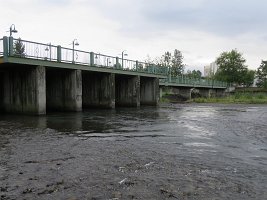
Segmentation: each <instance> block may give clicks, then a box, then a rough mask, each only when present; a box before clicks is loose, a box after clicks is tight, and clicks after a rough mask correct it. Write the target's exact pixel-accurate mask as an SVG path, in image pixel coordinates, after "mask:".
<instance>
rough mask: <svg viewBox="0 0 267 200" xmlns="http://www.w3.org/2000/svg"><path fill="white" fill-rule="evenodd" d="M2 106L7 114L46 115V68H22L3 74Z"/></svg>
mask: <svg viewBox="0 0 267 200" xmlns="http://www.w3.org/2000/svg"><path fill="white" fill-rule="evenodd" d="M2 77H3V81H2V83H3V87H4V88H3V90H2V96H3V97H2V99H3V100H2V105H3V109H4V111H5V112H8V113H23V114H37V115H41V114H45V113H46V92H45V91H46V85H45V77H46V73H45V67H42V66H37V67H33V66H31V67H26V66H23V67H22V66H20V67H18V68H15V69H14V68H12V70H11V69H9V70H7V71H6V72H4V74H2Z"/></svg>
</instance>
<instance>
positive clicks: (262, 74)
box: [256, 61, 267, 88]
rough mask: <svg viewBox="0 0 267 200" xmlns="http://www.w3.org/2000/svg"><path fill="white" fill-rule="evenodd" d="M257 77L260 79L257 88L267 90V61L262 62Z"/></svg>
mask: <svg viewBox="0 0 267 200" xmlns="http://www.w3.org/2000/svg"><path fill="white" fill-rule="evenodd" d="M256 77H257V78H258V81H257V83H256V84H257V86H258V87H262V88H267V61H261V65H260V66H259V67H258V69H257V71H256Z"/></svg>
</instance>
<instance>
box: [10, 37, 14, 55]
mask: <svg viewBox="0 0 267 200" xmlns="http://www.w3.org/2000/svg"><path fill="white" fill-rule="evenodd" d="M13 55H14V47H13V37H9V56H13Z"/></svg>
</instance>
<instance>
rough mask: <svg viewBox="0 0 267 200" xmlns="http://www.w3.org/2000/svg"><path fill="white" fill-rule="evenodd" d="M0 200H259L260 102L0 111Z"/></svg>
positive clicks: (263, 111)
mask: <svg viewBox="0 0 267 200" xmlns="http://www.w3.org/2000/svg"><path fill="white" fill-rule="evenodd" d="M0 189H1V190H0V194H1V195H0V198H1V200H4V199H67V200H68V199H69V200H75V199H77V200H78V199H79V200H80V199H114V200H115V199H242V200H244V199H259V200H262V199H267V106H254V105H212V104H188V105H187V104H175V105H173V104H164V105H161V106H159V107H158V108H154V107H141V108H140V109H130V108H123V109H116V110H87V111H84V112H82V113H50V114H48V115H47V116H42V117H36V116H35V117H34V116H22V115H0Z"/></svg>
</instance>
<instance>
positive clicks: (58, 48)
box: [57, 45, 61, 62]
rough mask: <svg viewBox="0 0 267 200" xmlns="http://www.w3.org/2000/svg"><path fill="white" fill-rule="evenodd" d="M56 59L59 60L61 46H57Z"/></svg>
mask: <svg viewBox="0 0 267 200" xmlns="http://www.w3.org/2000/svg"><path fill="white" fill-rule="evenodd" d="M57 61H58V62H61V46H60V45H58V46H57Z"/></svg>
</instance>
